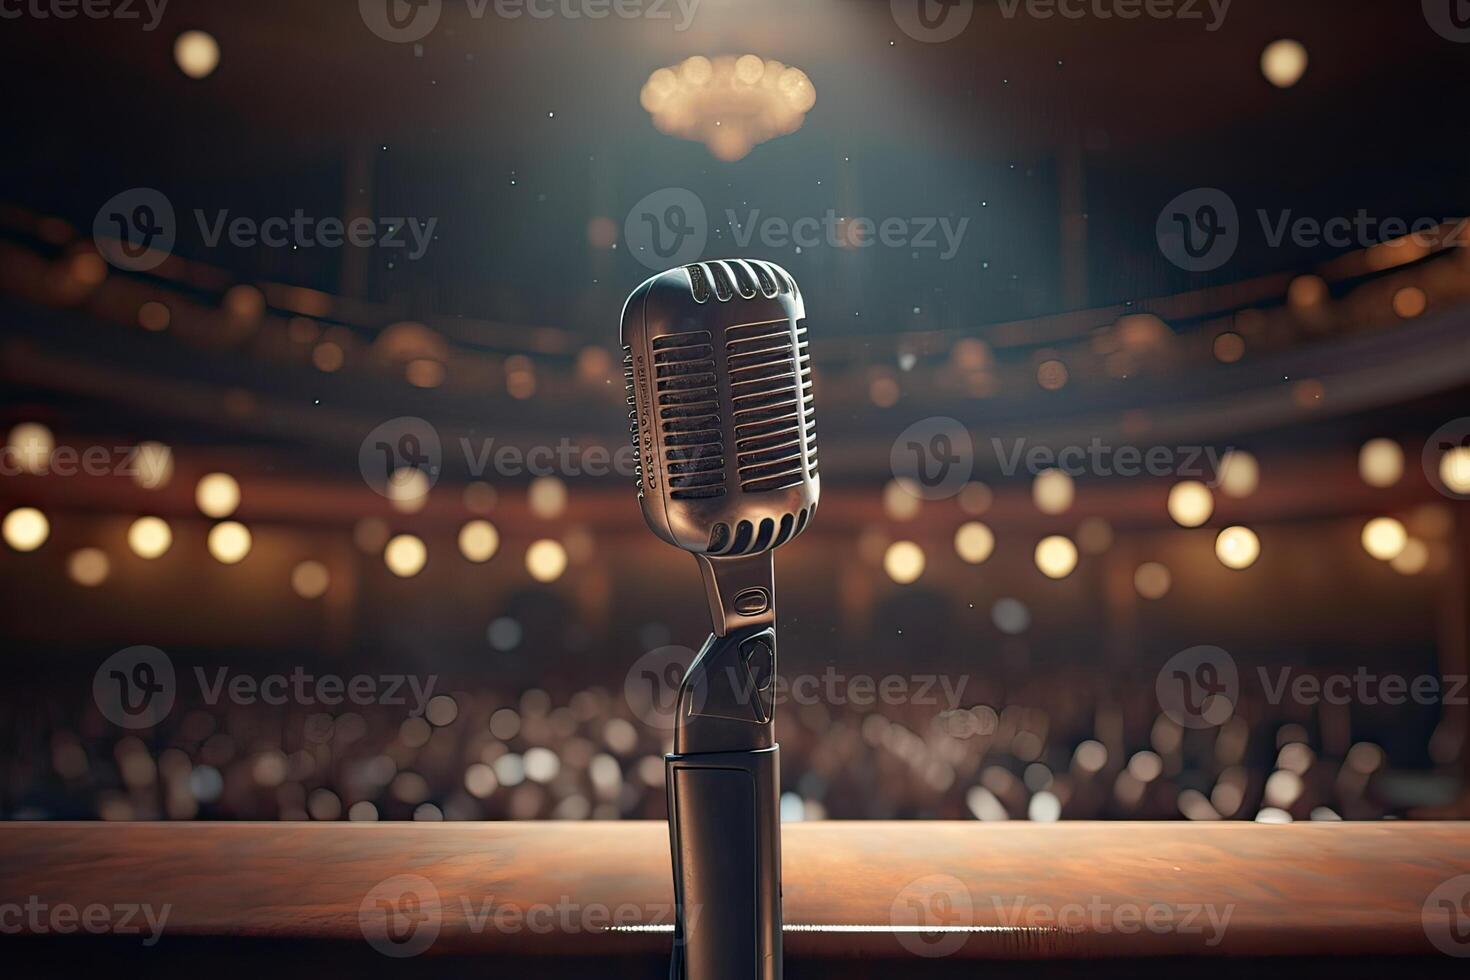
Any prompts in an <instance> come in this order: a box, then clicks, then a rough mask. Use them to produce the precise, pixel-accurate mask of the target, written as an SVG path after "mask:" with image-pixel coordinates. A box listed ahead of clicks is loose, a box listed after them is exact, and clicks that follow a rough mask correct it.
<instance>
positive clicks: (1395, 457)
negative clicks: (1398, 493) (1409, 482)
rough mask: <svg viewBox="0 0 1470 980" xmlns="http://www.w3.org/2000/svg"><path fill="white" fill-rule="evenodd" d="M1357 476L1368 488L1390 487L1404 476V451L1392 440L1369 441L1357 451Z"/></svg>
mask: <svg viewBox="0 0 1470 980" xmlns="http://www.w3.org/2000/svg"><path fill="white" fill-rule="evenodd" d="M1358 475H1359V476H1361V477H1362V478H1363V482H1364V483H1366V484H1368V486H1370V487H1391V486H1393V485H1394V484H1395V483H1397V482H1399V479H1400V478H1401V477H1402V476H1403V475H1404V450H1403V447H1402V446H1400V445H1399V444H1398V443H1397V442H1395V441H1393V440H1392V439H1369V440H1368V441H1367V442H1365V443H1363V447H1362V448H1361V449H1359V450H1358Z"/></svg>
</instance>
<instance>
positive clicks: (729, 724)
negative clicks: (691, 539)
mask: <svg viewBox="0 0 1470 980" xmlns="http://www.w3.org/2000/svg"><path fill="white" fill-rule="evenodd" d="M695 558H696V559H697V560H698V562H699V567H700V572H701V574H702V576H703V578H704V584H705V591H706V594H707V595H708V597H709V602H710V613H711V617H712V619H713V621H714V626H715V632H714V634H713V635H712V636H710V638H709V639H708V640H706V641H705V644H704V647H703V649H701V650H700V651H699V655H698V656H697V657H695V658H694V662H693V663H692V664H691V665H690V666H689V670H688V672H687V673H685V675H684V680H683V683H681V684H680V685H679V698H678V702H677V711H678V715H677V718H676V720H675V725H674V751H673V753H672V754H670V755H668V756H666V757H665V759H664V775H665V785H666V787H667V793H668V806H669V844H670V847H671V850H672V855H673V865H674V901H675V907H676V913H677V916H676V920H675V925H674V956H673V960H672V962H671V964H670V967H669V980H780V978H781V823H780V796H781V769H780V755H779V752H780V747H779V746H778V745H777V744H776V738H775V727H776V726H775V718H774V707H775V705H774V699H775V678H776V632H775V622H776V610H775V587H774V568H773V563H772V552H770V551H765V552H761V553H758V554H754V555H747V556H741V557H732V558H719V557H711V556H707V555H696V556H695Z"/></svg>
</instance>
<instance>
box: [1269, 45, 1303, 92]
mask: <svg viewBox="0 0 1470 980" xmlns="http://www.w3.org/2000/svg"><path fill="white" fill-rule="evenodd" d="M1307 60H1308V59H1307V49H1306V48H1305V47H1303V46H1302V43H1301V42H1300V41H1293V40H1291V39H1289V38H1283V39H1281V40H1279V41H1272V42H1271V43H1270V44H1268V45H1266V49H1265V50H1264V51H1262V52H1261V74H1263V75H1265V76H1266V80H1267V81H1269V82H1270V83H1271V84H1272V85H1275V86H1276V87H1277V88H1291V87H1292V86H1293V85H1295V84H1296V83H1297V82H1299V81H1301V80H1302V76H1303V75H1305V74H1306V73H1307Z"/></svg>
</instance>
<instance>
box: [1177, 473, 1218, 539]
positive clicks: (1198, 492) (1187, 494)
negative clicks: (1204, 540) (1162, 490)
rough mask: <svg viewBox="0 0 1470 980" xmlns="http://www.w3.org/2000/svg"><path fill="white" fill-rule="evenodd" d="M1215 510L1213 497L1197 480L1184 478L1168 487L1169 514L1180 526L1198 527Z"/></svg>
mask: <svg viewBox="0 0 1470 980" xmlns="http://www.w3.org/2000/svg"><path fill="white" fill-rule="evenodd" d="M1214 512H1215V497H1214V495H1213V494H1211V493H1210V488H1209V487H1207V486H1205V485H1204V484H1203V483H1200V482H1199V481H1198V480H1185V481H1183V482H1182V483H1176V484H1174V486H1173V487H1171V488H1170V489H1169V516H1170V517H1172V518H1173V519H1174V523H1176V524H1178V525H1179V526H1180V527H1199V526H1200V525H1201V524H1203V523H1204V522H1205V521H1208V520H1209V519H1210V515H1211V514H1213V513H1214Z"/></svg>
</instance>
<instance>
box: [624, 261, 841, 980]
mask: <svg viewBox="0 0 1470 980" xmlns="http://www.w3.org/2000/svg"><path fill="white" fill-rule="evenodd" d="M804 317H805V309H804V307H803V305H802V299H801V293H800V291H799V290H798V289H797V287H796V284H795V282H794V281H793V280H792V279H791V277H790V276H789V275H787V273H786V272H785V270H783V269H781V268H780V267H779V266H776V265H774V264H772V263H769V262H760V261H755V260H740V259H732V260H725V261H711V262H700V263H695V264H692V265H688V266H683V267H680V268H676V269H670V270H669V271H667V272H663V273H660V274H659V275H656V276H653V277H651V278H650V279H648V280H647V281H645V282H644V283H643V284H642V285H640V286H639V287H638V288H637V289H636V290H634V291H633V293H632V295H631V296H629V297H628V301H627V303H626V304H625V305H624V307H623V317H622V344H623V352H624V374H625V377H626V381H627V388H628V405H629V413H628V418H629V429H630V432H631V434H632V437H633V442H634V446H635V447H636V449H637V456H638V498H639V503H640V504H641V506H642V508H643V516H644V518H645V520H646V521H647V522H648V525H649V527H650V528H652V529H653V531H654V532H655V533H656V534H658V536H659V537H661V538H663V539H664V540H665V541H668V542H669V543H670V544H673V545H676V546H678V547H680V548H683V549H684V550H686V551H689V552H691V553H692V554H693V555H694V556H695V560H696V562H697V563H698V565H699V569H700V573H701V577H702V578H703V581H704V586H705V596H706V601H707V603H708V606H709V612H710V620H711V624H712V626H713V629H714V633H713V635H712V636H710V638H709V639H708V640H707V641H706V642H705V645H704V647H703V648H702V649H701V650H700V652H699V655H698V656H697V657H696V658H695V659H694V662H693V664H691V666H690V667H689V670H688V672H687V673H686V674H685V676H684V679H683V682H682V683H681V685H680V688H679V696H678V701H677V717H676V719H675V728H674V751H673V752H672V753H671V754H670V755H669V756H668V757H667V758H666V760H665V767H666V776H667V783H666V784H667V793H668V804H669V838H670V845H671V849H672V854H673V865H674V890H675V900H676V903H677V905H678V917H677V922H676V926H675V945H674V960H673V965H672V968H671V970H670V977H671V980H780V977H781V841H780V814H779V799H780V768H779V747H778V746H777V744H776V740H775V718H774V712H773V708H774V703H773V701H774V693H775V675H776V636H775V620H776V597H775V583H774V565H773V561H772V552H773V551H774V549H775V548H777V547H779V546H780V545H782V544H784V543H786V542H787V541H790V540H791V539H792V538H794V537H796V535H798V534H800V533H801V532H802V531H803V530H805V529H806V527H807V525H808V523H809V522H810V521H811V518H812V515H813V514H814V513H815V512H816V507H817V500H818V498H819V496H820V492H821V482H820V478H819V476H818V471H817V446H816V422H815V415H814V411H813V407H812V380H811V366H810V357H809V354H808V352H807V338H806V326H805V324H804Z"/></svg>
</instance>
